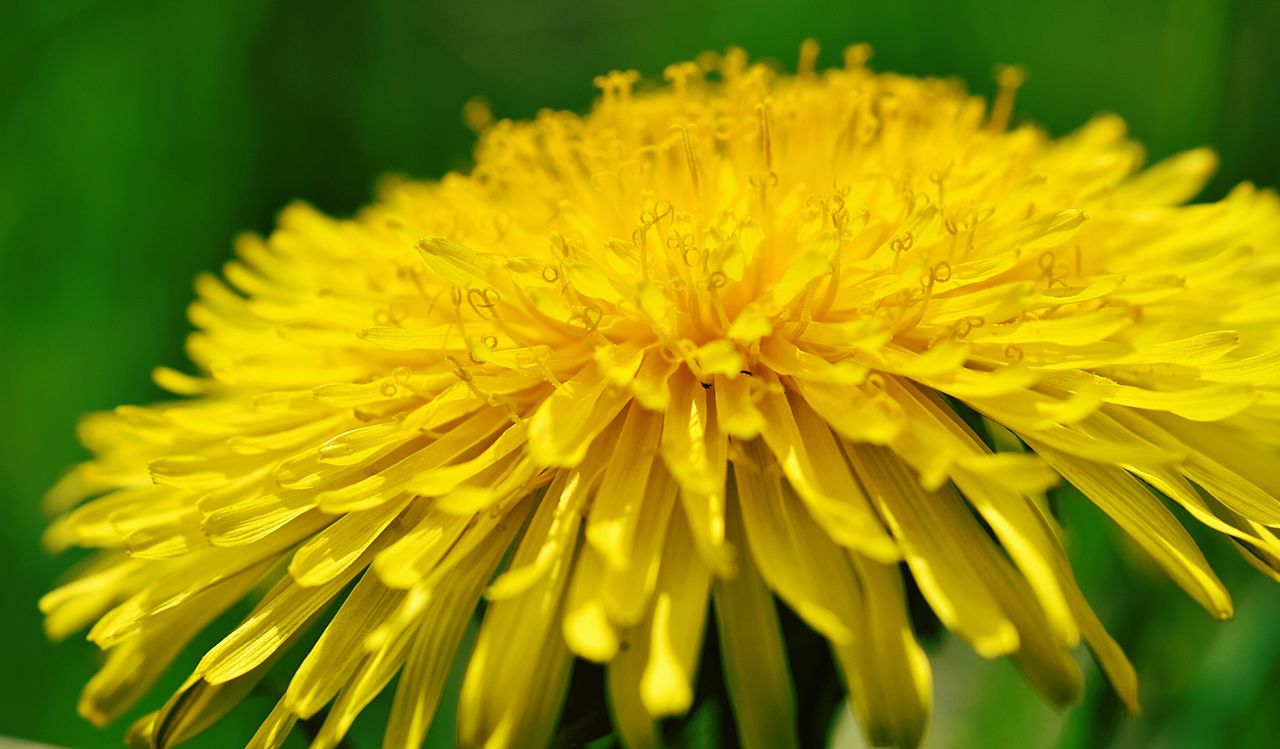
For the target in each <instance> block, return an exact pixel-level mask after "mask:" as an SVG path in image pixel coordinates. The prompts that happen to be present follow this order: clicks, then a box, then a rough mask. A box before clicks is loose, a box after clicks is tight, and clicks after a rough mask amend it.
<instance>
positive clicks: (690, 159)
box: [677, 124, 702, 202]
mask: <svg viewBox="0 0 1280 749" xmlns="http://www.w3.org/2000/svg"><path fill="white" fill-rule="evenodd" d="M677 127H678V128H679V129H680V137H681V140H682V142H683V143H684V157H685V161H686V163H687V164H688V166H689V179H690V180H691V181H692V182H693V195H694V197H695V198H696V199H697V200H698V201H699V202H701V201H702V179H701V177H700V176H699V172H700V170H699V168H698V154H697V152H696V151H695V150H694V148H693V136H692V135H690V134H689V132H690V131H691V130H692V131H694V132H695V133H696V132H697V131H696V127H697V126H696V125H692V124H690V125H683V126H680V125H677Z"/></svg>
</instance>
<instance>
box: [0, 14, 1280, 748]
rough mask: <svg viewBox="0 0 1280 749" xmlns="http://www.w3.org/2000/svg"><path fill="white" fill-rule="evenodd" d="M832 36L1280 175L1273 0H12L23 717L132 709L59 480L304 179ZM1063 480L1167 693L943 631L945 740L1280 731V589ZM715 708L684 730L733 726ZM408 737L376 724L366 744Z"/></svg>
mask: <svg viewBox="0 0 1280 749" xmlns="http://www.w3.org/2000/svg"><path fill="white" fill-rule="evenodd" d="M806 36H814V37H816V38H818V39H819V40H820V41H821V42H822V44H823V51H822V58H821V59H822V62H823V63H824V64H832V63H835V62H836V61H838V60H839V51H840V48H841V47H842V46H843V45H845V44H848V43H851V42H856V41H869V42H871V43H873V44H874V45H875V47H876V57H875V59H874V61H873V63H874V64H875V65H876V66H877V67H879V68H881V69H892V70H898V71H902V72H908V73H928V74H939V75H956V76H959V77H962V78H964V79H966V80H968V81H969V82H970V83H971V85H972V86H973V88H974V89H975V90H979V91H990V89H991V88H992V87H993V86H992V85H991V69H992V67H993V66H994V65H995V64H997V63H1006V62H1014V63H1021V64H1023V65H1025V66H1027V68H1028V69H1029V71H1030V73H1031V78H1030V82H1029V84H1028V85H1027V87H1026V88H1025V89H1024V90H1023V92H1022V94H1021V97H1020V102H1019V112H1020V115H1019V116H1022V117H1025V118H1031V119H1034V120H1036V121H1039V122H1042V123H1044V124H1045V125H1046V126H1047V127H1049V128H1050V129H1051V130H1052V131H1054V132H1056V133H1062V132H1065V131H1067V130H1069V129H1070V128H1072V127H1074V126H1076V125H1079V124H1081V123H1082V122H1084V121H1085V120H1086V119H1087V118H1088V117H1089V116H1091V115H1092V114H1095V113H1096V112H1099V111H1104V110H1105V111H1114V112H1117V113H1120V114H1122V115H1124V116H1125V117H1126V118H1127V119H1128V121H1129V122H1130V124H1131V127H1132V130H1133V132H1134V134H1135V135H1136V136H1137V137H1138V138H1140V139H1141V140H1143V141H1144V142H1145V143H1146V144H1147V145H1148V146H1149V149H1150V152H1151V154H1152V156H1153V157H1160V156H1163V155H1167V154H1169V153H1172V152H1174V151H1177V150H1179V149H1183V148H1188V147H1192V146H1197V145H1201V144H1210V145H1213V146H1215V147H1216V148H1218V150H1219V152H1220V153H1221V155H1222V165H1223V168H1222V173H1221V176H1220V177H1219V178H1218V179H1217V180H1216V181H1215V182H1214V184H1213V185H1212V186H1211V188H1210V193H1211V195H1210V197H1214V196H1216V195H1220V194H1222V192H1223V191H1225V189H1226V188H1227V187H1229V186H1230V185H1231V184H1234V183H1236V182H1238V181H1240V180H1244V179H1249V180H1254V181H1256V182H1259V183H1262V184H1269V185H1275V184H1277V183H1278V182H1280V149H1278V148H1276V147H1275V144H1274V141H1273V139H1274V137H1275V135H1276V127H1275V123H1276V122H1278V121H1280V97H1278V96H1277V95H1276V86H1277V83H1278V82H1280V75H1278V73H1280V45H1278V44H1276V42H1275V40H1276V39H1277V37H1278V36H1280V4H1277V3H1276V2H1274V0H1238V1H1237V0H1233V1H1230V2H1228V1H1227V0H1196V1H1189V0H1140V1H1138V2H1124V3H1117V2H1109V1H1106V2H1104V1H1103V0H1075V1H1072V2H1055V3H1033V2H1026V0H999V1H996V2H991V1H982V0H957V1H954V2H945V3H944V2H931V1H930V0H913V1H912V2H895V3H872V2H859V3H837V2H830V3H819V4H799V3H790V2H788V3H777V4H772V3H764V2H759V1H758V0H749V1H747V2H716V1H714V0H645V1H644V2H628V3H605V2H600V1H599V0H595V1H592V0H547V1H546V2H523V1H521V0H502V1H501V2H492V3H485V2H450V3H409V2H390V1H389V0H371V1H369V2H360V3H355V2H312V1H310V0H276V1H275V2H263V1H256V2H249V1H247V0H184V1H183V2H141V1H130V0H117V1H115V2H103V1H102V0H79V1H74V0H60V1H56V2H55V1H52V0H51V1H49V2H36V1H34V0H31V1H28V0H11V1H9V2H5V3H3V4H2V5H0V414H2V415H3V417H4V419H5V425H6V427H7V428H6V429H4V430H3V434H4V436H3V438H2V439H0V445H2V449H0V534H2V535H0V574H2V575H3V576H4V578H5V580H4V584H3V586H2V587H0V590H3V604H4V606H3V616H2V617H0V735H8V736H17V737H22V738H28V739H38V740H41V741H46V742H49V743H52V744H56V745H60V746H71V747H95V746H113V745H116V744H117V742H118V740H119V736H120V734H121V733H122V732H123V730H124V726H123V725H117V726H112V727H110V728H108V729H106V730H105V731H103V732H98V731H96V730H94V729H93V728H92V727H90V726H89V725H88V724H87V723H84V722H83V721H81V720H80V719H79V718H77V717H76V716H75V713H74V706H75V700H76V694H77V692H78V690H79V688H80V686H81V685H82V684H83V682H84V681H85V680H86V679H87V678H88V676H89V675H90V673H91V670H92V664H93V662H94V657H95V656H94V653H93V652H92V649H91V648H90V647H89V646H87V645H86V644H84V643H82V642H68V643H65V644H62V645H59V646H56V647H55V646H53V645H50V644H49V643H47V642H46V641H45V640H44V638H43V635H42V634H41V630H40V622H39V616H38V614H37V612H36V610H35V601H36V599H37V597H38V596H39V595H40V594H41V593H42V592H43V591H45V590H46V589H48V588H49V587H50V585H51V584H52V583H53V581H54V580H55V578H56V576H57V575H58V574H59V572H60V571H61V570H63V569H65V568H66V566H67V565H68V560H67V559H51V558H49V557H47V556H46V555H45V554H44V552H43V551H42V550H41V548H40V544H39V535H40V532H41V528H42V526H43V523H44V520H43V519H42V518H41V517H40V512H39V507H38V503H39V497H40V495H41V493H42V492H43V491H44V490H45V488H47V487H48V486H49V485H50V484H51V483H52V482H53V481H54V479H55V478H56V476H57V475H58V473H59V471H61V470H62V469H63V468H64V467H65V466H67V465H69V464H70V463H72V462H74V461H76V460H77V459H79V458H81V457H82V456H83V453H82V451H81V450H80V449H79V448H78V447H77V446H76V444H75V442H74V438H73V433H72V428H73V424H74V422H75V419H76V417H77V416H78V415H79V414H81V413H83V412H85V411H89V410H94V409H103V408H110V407H112V406H114V405H116V404H118V403H122V402H139V401H147V400H149V399H152V398H154V397H156V396H157V395H158V393H157V391H156V390H155V389H154V388H153V386H151V384H150V381H149V378H148V373H149V371H150V369H151V367H152V366H153V365H155V364H159V363H164V364H170V365H176V366H181V365H182V354H181V342H182V338H183V335H184V334H185V332H186V330H187V324H186V322H185V319H184V317H183V315H182V310H183V308H184V306H185V304H186V303H187V301H188V299H189V297H190V295H191V291H190V282H191V278H192V276H193V275H194V274H195V273H196V272H198V271H201V270H211V269H216V268H217V267H218V266H219V265H220V263H221V262H222V260H223V259H224V258H225V257H226V256H227V254H228V251H229V246H230V241H231V238H232V236H233V235H234V234H235V233H236V232H238V231H240V230H243V229H249V230H254V231H259V232H265V231H268V230H269V229H270V227H271V225H272V221H273V216H274V215H275V214H276V212H277V211H278V210H280V208H281V207H283V206H284V205H285V204H286V203H287V202H288V201H290V200H293V199H298V198H300V199H304V200H308V201H311V202H313V203H315V204H317V205H319V206H320V207H321V208H323V209H325V210H328V211H332V212H336V213H339V214H345V213H350V212H351V211H353V210H354V209H356V208H357V207H358V206H359V205H361V204H362V203H363V202H365V201H366V200H367V199H368V196H369V195H370V193H371V190H372V185H373V183H374V181H375V180H376V179H377V178H378V177H379V175H382V174H385V173H387V172H400V173H405V174H409V175H412V176H415V177H424V178H429V177H435V176H438V175H439V174H441V173H442V172H443V171H445V170H448V169H451V168H463V167H465V164H466V162H467V157H468V154H469V150H470V142H471V135H470V133H469V132H468V131H467V130H466V128H465V127H464V126H463V124H462V121H461V118H460V116H459V112H460V109H461V107H462V104H463V102H464V101H466V100H467V99H468V98H469V97H471V96H473V95H477V94H479V95H484V96H485V97H487V98H488V99H489V100H490V102H492V104H493V107H494V109H495V111H496V112H497V114H498V115H499V116H509V117H527V116H529V115H531V114H533V113H534V112H535V111H536V110H537V109H538V108H540V107H567V108H572V109H583V108H584V107H586V106H587V104H588V102H589V101H590V98H591V96H592V93H593V89H592V87H591V85H590V81H591V78H592V76H594V75H596V74H598V73H601V72H605V71H607V70H609V69H611V68H629V67H634V68H637V69H639V70H641V71H642V72H643V73H645V74H646V75H650V76H655V75H657V74H659V73H660V72H661V70H662V67H663V66H664V65H665V64H667V63H669V62H672V61H675V60H678V59H687V58H689V57H691V56H692V55H694V54H696V53H697V52H699V51H700V50H703V49H708V48H711V49H722V48H724V47H725V46H726V45H729V44H737V45H740V46H743V47H745V48H746V49H747V50H748V51H750V52H751V53H752V54H753V55H754V56H763V57H773V58H776V59H778V60H780V61H782V63H783V64H784V65H787V66H791V65H792V64H793V62H792V61H793V60H794V59H795V57H796V50H797V48H798V45H799V42H800V40H801V39H802V38H804V37H806ZM1060 499H1061V502H1060V505H1061V507H1062V508H1063V512H1064V514H1065V516H1066V521H1067V524H1068V528H1069V530H1070V532H1071V538H1070V540H1071V543H1072V546H1073V552H1074V553H1075V559H1076V560H1077V563H1078V566H1079V572H1080V575H1081V579H1082V585H1083V587H1084V588H1085V590H1086V592H1088V593H1090V594H1091V595H1092V596H1093V598H1094V600H1095V602H1096V603H1097V604H1098V608H1099V611H1100V613H1101V614H1102V617H1103V619H1104V620H1105V621H1106V622H1107V623H1108V624H1109V625H1110V626H1112V628H1113V631H1114V632H1115V634H1116V636H1117V638H1118V639H1119V640H1120V641H1121V643H1122V644H1123V645H1124V646H1125V647H1126V648H1127V649H1128V651H1129V652H1130V653H1131V654H1132V656H1133V658H1134V661H1135V664H1136V665H1137V666H1138V668H1139V670H1140V672H1141V674H1142V677H1143V695H1144V704H1145V706H1146V712H1145V714H1144V715H1143V716H1142V717H1139V718H1127V717H1125V716H1124V715H1123V714H1121V713H1119V712H1118V711H1117V708H1116V705H1115V700H1114V699H1113V698H1112V696H1111V695H1110V693H1109V692H1108V690H1107V689H1106V687H1105V685H1104V684H1103V683H1102V682H1101V680H1100V679H1099V678H1098V676H1097V673H1096V671H1092V672H1091V675H1090V680H1089V690H1088V693H1087V695H1086V698H1085V701H1084V704H1083V705H1082V706H1081V707H1080V708H1078V709H1077V710H1076V711H1074V712H1071V713H1067V714H1065V716H1060V715H1058V714H1056V713H1054V712H1053V711H1052V710H1050V709H1048V708H1045V707H1043V706H1042V705H1041V703H1040V702H1039V701H1038V700H1037V699H1036V698H1035V696H1034V695H1033V693H1032V692H1031V690H1030V689H1029V688H1028V687H1026V686H1025V685H1023V684H1022V683H1021V682H1020V681H1019V679H1018V678H1017V676H1016V673H1015V672H1014V671H1013V669H1012V668H1010V667H1008V666H1007V664H1003V663H997V664H982V663H980V662H978V661H977V659H976V658H973V657H971V656H968V655H966V654H965V653H964V652H963V650H962V649H959V648H956V647H955V646H954V643H948V642H947V641H946V639H945V638H943V640H942V642H940V643H939V644H937V645H936V646H935V649H936V650H937V652H936V653H935V656H936V660H935V665H936V669H937V672H938V682H939V684H938V699H939V717H938V720H937V721H936V725H935V728H934V731H933V739H934V741H933V745H934V746H937V747H976V746H997V747H1033V746H1062V747H1095V746H1126V747H1128V746H1132V747H1146V746H1160V747H1189V748H1193V747H1194V748H1198V747H1210V746H1225V745H1232V746H1240V747H1250V746H1254V747H1264V746H1274V742H1275V737H1276V736H1277V735H1280V696H1278V695H1280V689H1277V687H1280V634H1277V633H1278V632H1280V630H1278V629H1277V626H1276V622H1278V621H1280V588H1277V587H1276V586H1275V584H1274V583H1271V582H1269V581H1265V580H1263V579H1262V578H1261V577H1260V576H1258V575H1256V574H1255V573H1253V571H1252V570H1251V569H1248V568H1247V567H1246V566H1245V565H1244V564H1243V563H1242V562H1241V561H1240V560H1239V559H1237V558H1236V557H1235V556H1234V555H1233V553H1232V552H1231V551H1230V549H1229V548H1228V546H1227V544H1226V542H1224V541H1222V540H1221V539H1217V538H1211V537H1209V535H1208V534H1201V536H1202V538H1203V545H1204V547H1205V549H1206V553H1207V554H1208V555H1209V556H1210V558H1211V559H1213V560H1214V561H1215V562H1217V566H1218V569H1219V570H1220V571H1221V573H1222V576H1223V578H1224V579H1225V580H1226V582H1227V583H1228V585H1229V586H1230V587H1231V589H1232V591H1233V592H1234V593H1235V594H1236V598H1237V609H1238V616H1237V620H1236V621H1235V622H1233V623H1230V624H1225V625H1224V624H1216V623H1214V622H1212V621H1211V620H1210V619H1209V617H1208V616H1207V615H1205V614H1203V613H1202V612H1200V611H1199V610H1198V609H1196V607H1195V606H1194V604H1192V603H1191V602H1190V601H1189V600H1188V599H1187V598H1186V597H1184V596H1182V595H1181V594H1180V593H1179V592H1178V591H1176V590H1175V589H1174V588H1173V586H1172V585H1171V584H1169V583H1167V582H1166V581H1164V580H1163V579H1161V578H1160V576H1159V575H1157V574H1155V573H1153V572H1152V571H1151V570H1150V566H1149V564H1147V563H1146V562H1145V561H1144V560H1143V559H1141V558H1140V556H1139V554H1138V553H1136V552H1134V551H1133V550H1132V548H1131V547H1130V546H1129V545H1127V544H1126V543H1124V542H1122V541H1121V540H1120V537H1119V534H1118V533H1116V532H1115V531H1114V530H1113V529H1111V528H1109V527H1108V526H1107V525H1106V524H1105V523H1103V522H1101V521H1100V518H1099V517H1098V514H1097V513H1096V512H1093V511H1092V510H1091V508H1089V507H1086V506H1084V503H1083V502H1082V501H1080V500H1079V499H1078V498H1075V497H1072V496H1063V497H1061V498H1060ZM180 678H181V674H179V673H175V674H174V675H173V678H172V679H171V681H170V684H169V686H170V687H171V686H173V685H174V684H173V682H174V681H176V680H179V679H180ZM798 678H804V677H803V675H801V676H799V677H798ZM161 699H162V697H161V696H159V695H157V696H156V697H155V699H154V700H152V701H151V703H150V704H151V705H155V704H158V703H159V701H160V700H161ZM269 704H270V701H269V699H267V698H262V699H259V698H254V699H252V700H250V702H249V704H248V706H247V708H246V709H244V710H240V711H238V712H236V713H233V714H232V716H231V717H230V718H229V719H228V720H226V721H225V722H224V723H223V724H222V725H220V726H219V727H218V728H217V729H215V730H214V731H212V732H211V733H210V734H209V735H208V736H206V737H204V738H203V739H202V740H201V741H199V742H196V744H197V745H201V746H210V747H226V746H235V745H237V744H239V743H241V742H243V740H244V738H245V737H247V736H248V735H249V733H250V732H251V730H252V726H253V725H254V724H255V723H256V722H257V721H258V720H259V719H261V717H262V716H263V715H264V714H265V712H266V710H267V709H269ZM956 705H963V706H965V707H964V708H963V709H958V708H956ZM708 709H710V708H708ZM373 712H375V713H376V712H377V711H376V710H374V711H373ZM383 714H385V709H384V710H383ZM706 715H710V716H711V717H706ZM706 715H703V714H699V715H695V717H694V719H693V720H692V724H691V726H692V727H691V728H689V729H688V730H687V731H685V732H684V733H683V734H682V735H686V736H691V737H696V736H704V737H706V736H710V737H715V736H722V735H723V734H722V733H718V732H717V731H718V730H719V729H717V728H716V725H717V723H716V721H717V720H719V719H718V718H716V717H715V716H714V714H713V713H708V714H706ZM379 736H380V731H379V726H378V724H377V720H376V719H370V720H364V721H362V722H360V723H358V724H357V728H356V732H355V737H354V739H353V743H354V744H355V745H356V746H359V747H372V746H376V745H377V742H378V739H379ZM435 738H438V739H439V741H438V742H436V743H435V745H438V746H444V745H447V741H448V733H447V732H446V731H440V732H436V733H433V739H435ZM690 740H691V741H692V740H693V739H690ZM703 741H704V743H707V742H713V741H714V739H704V740H703ZM298 745H301V744H300V743H299V744H298Z"/></svg>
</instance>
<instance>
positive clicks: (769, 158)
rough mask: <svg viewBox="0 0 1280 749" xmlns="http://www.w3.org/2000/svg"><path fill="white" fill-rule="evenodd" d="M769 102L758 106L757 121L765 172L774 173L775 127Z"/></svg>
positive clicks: (763, 102)
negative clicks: (771, 118)
mask: <svg viewBox="0 0 1280 749" xmlns="http://www.w3.org/2000/svg"><path fill="white" fill-rule="evenodd" d="M769 103H770V102H769V100H768V99H765V100H764V101H762V102H760V103H759V104H757V105H756V119H757V120H758V121H759V125H760V151H761V153H762V154H764V170H765V171H766V172H772V171H773V127H772V125H771V124H770V122H769Z"/></svg>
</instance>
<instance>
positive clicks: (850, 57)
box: [844, 42, 874, 70]
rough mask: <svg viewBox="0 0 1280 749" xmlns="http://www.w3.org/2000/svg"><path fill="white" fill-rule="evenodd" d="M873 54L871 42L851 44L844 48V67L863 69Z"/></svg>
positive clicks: (847, 68)
mask: <svg viewBox="0 0 1280 749" xmlns="http://www.w3.org/2000/svg"><path fill="white" fill-rule="evenodd" d="M873 54H874V51H873V50H872V49H871V45H870V44H867V43H865V42H863V43H861V44H851V45H849V46H848V47H845V48H844V67H845V69H846V70H862V69H863V68H865V67H866V65H867V61H868V60H870V59H871V56H872V55H873Z"/></svg>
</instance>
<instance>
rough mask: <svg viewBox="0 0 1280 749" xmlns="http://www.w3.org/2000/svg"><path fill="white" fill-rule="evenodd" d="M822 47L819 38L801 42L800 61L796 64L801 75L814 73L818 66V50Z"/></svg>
mask: <svg viewBox="0 0 1280 749" xmlns="http://www.w3.org/2000/svg"><path fill="white" fill-rule="evenodd" d="M820 49H821V47H820V46H819V45H818V40H817V39H813V38H810V39H805V40H804V41H803V42H800V62H799V63H798V64H797V65H796V72H797V73H798V74H799V75H801V76H809V75H813V72H814V70H815V69H816V68H817V66H818V52H819V50H820Z"/></svg>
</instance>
